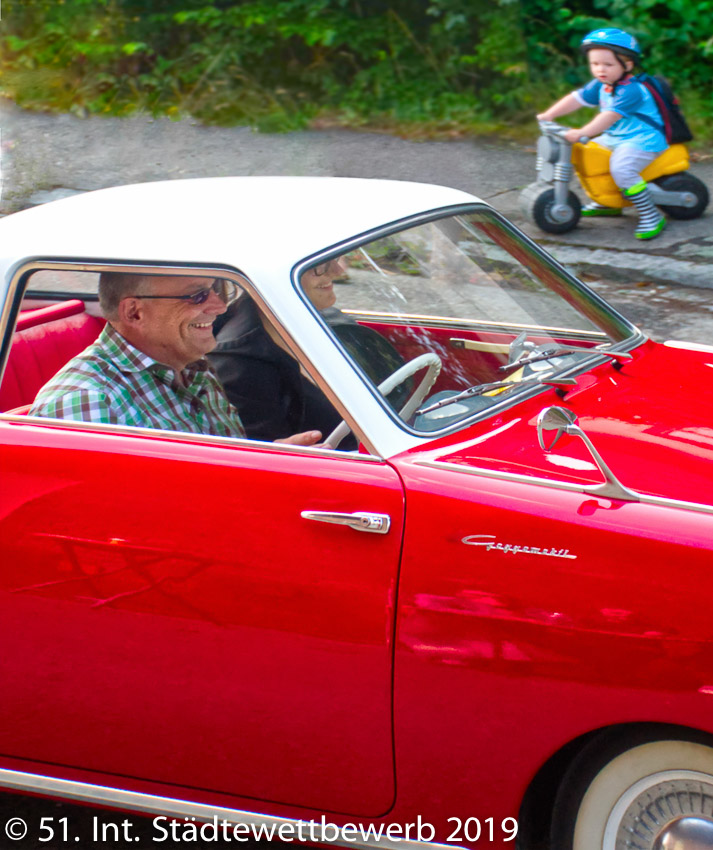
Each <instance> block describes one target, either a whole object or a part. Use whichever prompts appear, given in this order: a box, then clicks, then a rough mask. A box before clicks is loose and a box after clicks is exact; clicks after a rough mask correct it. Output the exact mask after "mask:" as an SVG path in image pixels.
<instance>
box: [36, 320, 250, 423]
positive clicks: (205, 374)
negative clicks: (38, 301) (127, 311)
mask: <svg viewBox="0 0 713 850" xmlns="http://www.w3.org/2000/svg"><path fill="white" fill-rule="evenodd" d="M181 375H182V377H183V380H184V383H185V386H184V383H182V382H181V381H179V380H178V376H177V375H176V371H175V370H174V369H173V368H171V367H170V366H166V365H164V364H163V363H158V362H157V361H155V360H154V359H153V358H151V357H149V356H148V355H146V354H144V353H143V352H141V351H139V350H138V348H134V346H133V345H131V344H130V343H129V342H127V341H126V340H125V339H124V337H122V336H121V334H120V333H119V332H118V331H116V330H115V329H114V328H113V327H112V326H111V325H109V324H107V326H106V327H105V328H104V330H103V331H102V332H101V334H100V335H99V338H98V339H97V341H96V342H94V343H93V344H92V345H90V346H89V347H88V348H86V349H85V350H84V351H83V352H82V353H81V354H78V355H77V356H76V357H74V358H73V359H72V360H70V361H69V363H67V365H66V366H64V367H63V368H62V369H61V370H60V371H59V372H58V373H57V374H56V375H55V376H54V378H52V380H50V381H49V382H48V383H47V384H45V385H44V387H42V389H41V390H40V391H39V393H38V394H37V398H36V399H35V401H34V403H33V405H32V408H31V409H30V416H50V417H52V418H53V419H77V420H80V421H82V422H100V423H102V424H110V425H133V426H136V427H139V428H161V429H163V430H165V431H187V432H189V433H193V434H212V435H215V436H217V437H244V436H245V431H244V429H243V425H242V422H241V421H240V417H239V416H238V412H237V410H236V409H235V408H234V407H233V406H232V405H231V404H230V402H229V401H228V399H227V397H226V395H225V393H224V392H223V388H222V387H221V385H220V382H219V381H218V379H217V378H216V377H215V375H214V374H213V373H212V372H211V371H210V369H209V366H208V361H207V360H198V361H196V362H195V363H191V364H189V365H188V366H187V367H186V368H185V369H184V370H183V372H182V373H181Z"/></svg>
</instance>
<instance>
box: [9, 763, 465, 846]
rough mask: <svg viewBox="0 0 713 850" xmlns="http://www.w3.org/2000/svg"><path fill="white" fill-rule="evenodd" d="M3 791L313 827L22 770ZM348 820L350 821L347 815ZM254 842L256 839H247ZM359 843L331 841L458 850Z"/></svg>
mask: <svg viewBox="0 0 713 850" xmlns="http://www.w3.org/2000/svg"><path fill="white" fill-rule="evenodd" d="M0 787H3V788H10V789H12V790H14V791H27V792H32V793H34V794H42V795H43V796H48V797H55V798H59V799H61V800H66V801H74V802H78V803H89V804H92V805H98V806H105V807H108V808H115V809H121V810H125V811H132V812H141V813H143V814H148V815H155V816H166V817H168V818H178V819H183V818H185V819H189V818H195V819H196V820H197V821H203V822H210V821H212V819H213V818H214V817H217V818H218V820H219V821H222V820H223V819H225V820H227V821H228V822H229V823H232V824H237V823H245V824H248V825H254V826H255V827H256V828H259V827H260V826H265V827H269V826H270V825H271V824H275V828H276V830H277V829H278V828H279V827H280V826H282V825H285V824H288V825H290V826H293V827H296V826H297V825H298V824H299V823H303V824H307V823H310V819H307V818H301V819H297V818H285V817H276V816H274V815H265V814H261V813H260V812H249V811H246V810H243V809H230V808H226V807H224V806H211V805H207V804H205V803H193V802H191V801H190V800H181V799H179V798H176V797H161V796H159V795H157V794H145V793H141V792H139V791H127V790H125V789H123V788H112V787H110V786H106V785H94V784H92V783H89V782H78V781H76V780H69V779H57V778H56V777H54V776H43V775H40V774H34V773H24V772H22V771H19V770H7V769H0ZM344 817H349V816H348V815H345V816H344ZM312 820H313V822H314V823H315V824H320V823H321V815H319V816H317V817H315V818H313V819H312ZM355 821H356V822H357V823H358V819H356V818H352V819H351V820H350V821H349V822H350V823H354V822H355ZM246 837H247V838H250V839H252V836H246ZM355 837H356V838H357V840H356V841H351V840H344V839H343V838H341V837H340V838H338V839H336V840H334V841H330V842H329V844H334V845H336V846H340V847H379V848H385V850H411V848H421V847H428V848H433V849H434V850H446V848H451V850H458V848H459V845H457V844H436V843H432V842H427V841H413V840H408V841H406V840H398V839H394V840H390V839H388V838H384V839H382V840H381V841H377V840H375V839H373V838H368V839H366V840H364V839H363V838H360V837H358V836H355ZM295 841H296V839H295ZM296 843H299V842H296Z"/></svg>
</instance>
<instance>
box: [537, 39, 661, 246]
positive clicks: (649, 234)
mask: <svg viewBox="0 0 713 850" xmlns="http://www.w3.org/2000/svg"><path fill="white" fill-rule="evenodd" d="M581 50H582V52H583V53H584V54H585V55H586V56H587V59H588V60H589V69H590V71H591V72H592V76H593V77H594V79H593V80H591V81H590V82H589V83H588V84H587V85H586V86H584V88H581V89H578V90H577V91H574V92H571V93H570V94H568V95H566V96H565V97H563V98H562V99H561V100H559V101H557V103H555V104H553V105H552V106H550V107H549V109H546V110H545V111H544V112H541V113H540V114H539V115H538V116H537V118H538V120H540V121H552V120H554V119H555V118H559V117H561V116H562V115H568V114H569V113H570V112H574V111H575V110H576V109H579V108H580V107H581V106H597V105H599V110H600V111H599V114H598V115H597V116H596V117H595V118H593V119H592V120H591V121H590V122H589V123H588V124H585V125H584V126H583V127H580V128H579V129H572V130H569V131H568V132H567V133H566V134H565V138H566V139H567V141H568V142H572V143H574V142H576V141H579V139H580V138H581V137H582V136H588V137H590V138H591V137H594V136H596V137H597V138H596V142H597V143H598V144H600V145H603V146H604V147H607V148H610V149H611V150H612V155H611V159H610V163H609V170H610V173H611V176H612V178H613V179H614V182H615V183H616V184H617V186H618V187H619V188H620V189H621V191H622V194H623V195H624V196H625V197H626V198H628V200H629V201H631V203H632V204H634V206H635V207H636V210H637V212H638V214H639V223H638V225H637V227H636V232H635V235H636V238H637V239H653V238H655V237H656V236H658V235H659V233H661V231H662V230H663V229H664V227H665V226H666V219H665V218H664V217H663V215H662V214H661V212H660V211H659V210H658V208H657V207H656V206H655V205H654V203H653V201H652V200H651V196H650V194H649V190H648V187H647V184H646V181H645V180H643V179H642V178H641V171H642V170H643V169H644V168H646V166H647V165H649V163H651V162H653V161H654V160H655V159H656V157H657V156H659V154H660V153H661V152H662V151H664V150H666V148H667V147H668V144H667V142H666V136H665V135H664V129H663V125H662V122H661V118H660V114H659V111H658V107H657V106H656V101H655V100H654V98H653V97H652V95H651V93H650V92H649V91H648V89H647V88H646V87H645V86H644V85H643V84H642V83H639V82H637V80H636V77H635V76H634V75H633V74H632V71H633V70H634V65H635V62H636V61H637V60H638V59H639V57H640V56H641V50H640V49H639V44H638V42H637V40H636V39H635V38H634V36H632V35H629V34H628V33H626V32H624V31H623V30H620V29H615V28H613V27H606V28H604V29H599V30H594V31H593V32H590V33H589V34H588V35H586V36H585V37H584V39H583V40H582V45H581ZM600 134H602V135H600ZM582 215H589V216H595V215H621V209H613V208H611V207H603V206H601V205H600V204H597V203H594V202H593V203H590V204H587V205H586V206H585V207H584V208H583V209H582Z"/></svg>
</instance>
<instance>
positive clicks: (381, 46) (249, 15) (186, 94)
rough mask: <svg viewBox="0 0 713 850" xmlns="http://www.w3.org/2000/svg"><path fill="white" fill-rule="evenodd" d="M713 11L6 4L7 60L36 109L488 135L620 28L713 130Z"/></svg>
mask: <svg viewBox="0 0 713 850" xmlns="http://www.w3.org/2000/svg"><path fill="white" fill-rule="evenodd" d="M710 12H711V0H669V2H666V3H664V2H657V0H646V2H641V3H637V4H631V3H630V0H607V2H606V3H605V2H604V0H571V2H566V3H565V0H430V2H426V3H413V2H412V0H391V2H387V0H242V2H235V1H234V0H213V2H206V0H4V3H3V28H2V31H1V32H0V46H1V47H2V58H1V59H0V68H1V69H2V72H3V77H2V79H3V86H4V90H5V92H6V94H8V95H9V96H11V97H13V98H14V99H15V100H16V101H17V102H18V103H20V104H22V105H25V106H28V107H36V108H56V109H62V110H73V111H79V112H82V113H84V112H90V113H110V114H125V113H127V112H130V111H132V110H135V109H146V110H149V111H151V112H152V113H154V114H167V115H181V114H191V115H194V116H196V117H198V118H199V119H200V120H202V121H204V122H207V123H220V124H231V123H247V124H252V125H254V126H257V127H259V128H262V129H269V130H280V129H283V130H284V129H292V128H294V127H300V126H304V125H305V124H306V123H308V122H309V121H311V120H314V119H315V118H317V117H322V118H324V117H325V116H327V117H328V118H330V119H331V120H336V121H339V122H342V123H348V124H369V125H375V124H381V125H391V126H406V125H422V126H429V127H431V128H432V129H434V130H440V131H443V130H449V129H451V130H452V129H456V130H464V129H465V130H467V129H474V130H478V129H480V130H482V129H483V128H493V127H496V126H499V127H501V128H502V127H504V126H506V125H508V126H514V125H517V124H518V123H522V122H527V121H531V120H532V115H533V113H534V112H535V111H537V110H538V109H540V108H543V107H544V106H545V105H546V104H547V103H548V102H549V101H550V100H552V99H553V98H554V97H555V96H557V95H559V94H560V93H561V92H562V91H566V90H568V89H569V88H571V87H572V86H574V85H578V84H579V83H581V82H582V81H583V80H585V79H586V68H585V67H584V63H583V61H581V60H580V58H579V55H578V43H579V40H580V39H581V37H582V35H583V34H584V33H585V32H586V31H588V30H589V29H592V28H593V27H595V26H599V25H602V24H613V25H620V26H624V27H627V28H629V29H632V30H633V31H635V32H636V33H637V35H639V36H640V38H641V40H642V43H643V44H644V46H645V48H647V50H648V53H649V59H648V61H647V70H650V71H654V72H661V73H664V74H668V75H669V76H670V77H671V78H672V79H673V80H675V82H676V88H677V90H680V93H681V95H682V96H683V99H684V103H686V105H688V102H687V97H686V96H687V94H688V93H690V102H691V104H692V105H693V108H694V109H695V115H694V122H693V123H696V124H697V125H698V126H702V127H703V128H704V130H703V132H704V133H705V132H706V127H708V126H709V124H710V121H709V119H710V118H711V117H713V116H712V115H711V110H713V106H712V105H711V104H713V97H712V96H711V95H712V94H713V91H712V76H713V75H712V73H711V72H712V64H713V39H711V38H708V39H707V40H706V37H705V35H702V33H705V27H703V26H701V22H702V21H705V20H708V18H709V17H710ZM603 15H606V16H607V17H606V18H604V17H603ZM682 56H684V57H686V61H685V62H682V61H681V57H682ZM709 135H711V133H710V132H709Z"/></svg>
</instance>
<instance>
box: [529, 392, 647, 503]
mask: <svg viewBox="0 0 713 850" xmlns="http://www.w3.org/2000/svg"><path fill="white" fill-rule="evenodd" d="M562 434H569V435H570V436H572V437H579V438H580V440H582V441H583V442H584V445H585V446H586V447H587V448H588V449H589V453H590V454H591V456H592V458H593V459H594V461H595V463H596V464H597V467H598V468H599V471H600V472H601V474H602V475H603V476H604V479H605V481H604V484H593V485H591V486H589V487H582V490H583V491H584V492H585V493H592V494H593V495H597V496H606V497H608V498H612V499H622V500H624V501H626V502H639V501H640V500H641V497H640V496H639V494H638V493H635V492H634V491H633V490H629V488H628V487H625V486H624V485H623V484H622V483H621V482H620V481H619V479H618V478H617V477H616V475H614V473H613V472H612V471H611V469H609V467H608V466H607V464H606V463H605V462H604V458H603V457H602V456H601V455H600V454H599V452H598V451H597V450H596V448H595V446H594V444H593V443H592V441H591V440H590V439H589V437H588V436H587V435H586V434H585V433H584V431H583V430H582V429H581V428H580V427H579V425H578V424H577V416H576V415H575V414H574V413H573V412H572V411H571V410H568V409H567V408H566V407H545V408H544V409H543V410H541V411H540V412H539V414H538V416H537V440H538V442H539V444H540V448H541V449H542V450H543V451H545V452H551V451H552V449H553V448H554V447H555V445H556V444H557V442H558V440H559V439H560V437H561V436H562Z"/></svg>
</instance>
